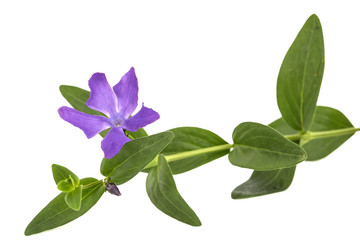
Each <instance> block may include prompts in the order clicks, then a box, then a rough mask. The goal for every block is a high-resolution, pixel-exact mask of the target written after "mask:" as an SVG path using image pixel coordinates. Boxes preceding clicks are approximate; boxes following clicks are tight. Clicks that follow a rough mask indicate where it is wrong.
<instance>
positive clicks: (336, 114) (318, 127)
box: [270, 106, 353, 161]
mask: <svg viewBox="0 0 360 240" xmlns="http://www.w3.org/2000/svg"><path fill="white" fill-rule="evenodd" d="M270 126H277V129H278V130H279V131H280V132H281V133H282V134H284V135H286V134H294V133H296V131H294V130H292V129H291V128H290V127H289V126H288V125H287V123H286V122H285V121H284V120H283V119H282V118H280V119H278V120H276V121H274V122H273V123H271V124H270ZM351 127H353V125H352V124H351V122H350V121H349V120H348V119H347V118H346V117H345V115H344V114H343V113H341V112H340V111H339V110H336V109H334V108H330V107H322V106H318V107H316V111H315V116H314V120H313V123H312V125H311V127H310V131H311V132H317V131H328V130H336V129H342V128H351ZM352 135H353V134H348V135H343V136H337V137H328V138H322V139H313V140H311V141H309V142H307V143H305V144H304V145H303V146H302V147H303V148H304V150H305V151H306V153H307V155H308V158H307V159H306V160H307V161H315V160H319V159H322V158H324V157H326V156H328V155H329V154H330V153H332V152H333V151H335V150H336V149H337V148H338V147H340V146H341V145H342V144H343V143H344V142H346V141H347V140H348V139H349V138H350V137H351V136H352Z"/></svg>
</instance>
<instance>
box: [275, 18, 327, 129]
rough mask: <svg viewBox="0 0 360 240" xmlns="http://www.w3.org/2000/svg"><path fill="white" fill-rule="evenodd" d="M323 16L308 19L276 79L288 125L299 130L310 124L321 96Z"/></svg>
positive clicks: (278, 95) (279, 104) (282, 110)
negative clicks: (321, 21)
mask: <svg viewBox="0 0 360 240" xmlns="http://www.w3.org/2000/svg"><path fill="white" fill-rule="evenodd" d="M324 59H325V54H324V40H323V34H322V28H321V24H320V20H319V19H318V17H317V16H316V15H312V16H311V17H309V19H308V20H307V21H306V23H305V24H304V26H303V27H302V29H301V30H300V32H299V34H298V35H297V37H296V39H295V41H294V42H293V44H292V45H291V47H290V49H289V50H288V52H287V53H286V56H285V58H284V61H283V63H282V65H281V68H280V72H279V76H278V81H277V103H278V106H279V109H280V112H281V114H282V117H283V118H284V119H285V121H286V122H287V123H288V125H289V126H291V127H292V128H294V129H295V130H299V131H304V132H305V131H306V130H308V129H309V128H310V125H311V122H312V119H313V115H314V111H315V107H316V102H317V99H318V95H319V91H320V86H321V81H322V77H323V72H324V63H325V60H324Z"/></svg>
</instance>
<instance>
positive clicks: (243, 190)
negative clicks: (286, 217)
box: [231, 166, 296, 199]
mask: <svg viewBox="0 0 360 240" xmlns="http://www.w3.org/2000/svg"><path fill="white" fill-rule="evenodd" d="M295 168H296V166H295V167H291V168H282V169H277V170H272V171H254V172H253V174H252V175H251V177H250V178H249V180H247V181H246V182H244V183H243V184H241V185H239V186H238V187H237V188H235V189H234V190H233V191H232V193H231V197H232V198H233V199H243V198H250V197H257V196H262V195H266V194H270V193H276V192H281V191H284V190H286V189H287V188H288V187H289V186H290V185H291V182H292V180H293V178H294V174H295Z"/></svg>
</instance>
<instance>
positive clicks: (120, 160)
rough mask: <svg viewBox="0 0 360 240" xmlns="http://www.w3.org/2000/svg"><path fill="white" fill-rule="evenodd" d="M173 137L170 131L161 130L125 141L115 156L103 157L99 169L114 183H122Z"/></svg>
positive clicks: (152, 157)
mask: <svg viewBox="0 0 360 240" xmlns="http://www.w3.org/2000/svg"><path fill="white" fill-rule="evenodd" d="M173 138H174V134H173V133H172V132H163V133H158V134H155V135H152V136H148V137H142V138H137V139H135V140H132V141H130V142H127V143H126V144H125V145H124V146H123V147H122V149H121V150H120V152H119V153H118V154H117V155H115V157H113V158H111V159H106V158H104V159H103V161H102V162H101V168H100V171H101V173H102V174H103V175H104V176H106V177H109V178H110V179H111V182H113V183H115V184H116V185H119V184H123V183H125V182H127V181H129V180H130V179H131V178H133V177H134V176H135V175H136V174H138V173H139V172H140V171H141V170H143V168H144V167H146V166H147V165H148V164H149V163H150V162H151V161H152V160H153V159H154V158H155V157H156V156H157V155H158V154H159V153H160V152H161V151H162V150H163V149H164V148H165V147H166V145H168V144H169V143H170V142H171V140H172V139H173Z"/></svg>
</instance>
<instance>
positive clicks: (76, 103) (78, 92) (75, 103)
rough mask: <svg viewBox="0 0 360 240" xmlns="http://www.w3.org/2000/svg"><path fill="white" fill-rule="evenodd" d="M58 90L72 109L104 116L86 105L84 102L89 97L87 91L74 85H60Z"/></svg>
mask: <svg viewBox="0 0 360 240" xmlns="http://www.w3.org/2000/svg"><path fill="white" fill-rule="evenodd" d="M60 92H61V94H62V95H63V96H64V98H65V99H66V100H67V101H68V102H69V103H70V105H71V106H72V107H73V108H74V109H76V110H78V111H80V112H83V113H87V114H91V115H103V116H105V115H104V114H102V113H101V112H98V111H95V110H93V109H91V108H89V107H88V106H86V102H87V100H88V99H89V97H90V92H89V91H86V90H84V89H81V88H78V87H74V86H66V85H61V86H60Z"/></svg>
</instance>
